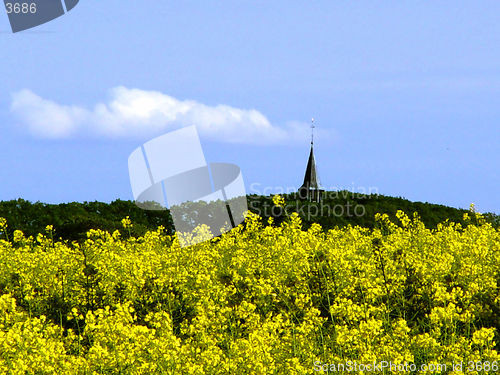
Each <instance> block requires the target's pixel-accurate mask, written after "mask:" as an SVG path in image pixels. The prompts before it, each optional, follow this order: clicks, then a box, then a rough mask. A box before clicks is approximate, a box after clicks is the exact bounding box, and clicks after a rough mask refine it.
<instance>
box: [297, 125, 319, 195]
mask: <svg viewBox="0 0 500 375" xmlns="http://www.w3.org/2000/svg"><path fill="white" fill-rule="evenodd" d="M313 146H314V119H312V120H311V152H310V153H309V160H308V162H307V167H306V174H305V176H304V183H303V184H302V186H301V187H300V188H299V196H300V197H301V198H302V199H307V200H309V201H313V202H319V201H320V200H321V198H322V195H323V192H324V191H325V189H324V188H323V186H321V181H320V179H319V173H318V167H317V166H316V160H315V159H314V150H313Z"/></svg>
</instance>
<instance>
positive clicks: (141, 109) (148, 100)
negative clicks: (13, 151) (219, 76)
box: [11, 87, 310, 144]
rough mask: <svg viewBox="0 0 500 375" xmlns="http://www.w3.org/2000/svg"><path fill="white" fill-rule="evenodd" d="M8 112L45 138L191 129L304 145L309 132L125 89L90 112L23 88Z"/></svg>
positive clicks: (226, 138) (234, 139) (254, 115)
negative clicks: (194, 126)
mask: <svg viewBox="0 0 500 375" xmlns="http://www.w3.org/2000/svg"><path fill="white" fill-rule="evenodd" d="M11 112H12V113H13V114H14V115H15V117H16V118H17V119H18V120H19V122H20V124H21V125H22V126H24V127H25V128H27V129H28V131H29V132H30V133H31V134H32V135H33V136H36V137H40V138H50V139H65V138H66V139H67V138H74V137H77V136H90V137H106V138H134V137H141V138H142V137H144V136H146V135H147V136H153V135H159V134H163V133H166V132H169V131H172V130H176V129H179V128H181V127H184V126H190V125H196V128H197V129H198V132H199V134H200V135H201V136H205V137H207V138H210V139H212V140H216V141H223V142H230V143H254V144H255V143H256V144H266V143H285V142H294V141H298V140H301V141H305V140H307V137H308V135H309V132H310V129H309V127H308V124H307V123H300V122H296V121H295V122H290V123H288V124H286V125H285V126H282V127H279V126H275V125H272V124H271V123H270V122H269V120H268V119H267V118H266V116H264V115H263V114H262V113H260V112H259V111H257V110H255V109H250V110H245V109H238V108H233V107H230V106H228V105H217V106H207V105H205V104H202V103H198V102H196V101H194V100H185V101H181V100H178V99H176V98H173V97H171V96H169V95H165V94H163V93H161V92H157V91H144V90H139V89H128V88H126V87H116V88H114V89H112V90H111V91H110V100H109V101H108V102H107V103H99V104H97V105H96V106H95V107H94V109H93V110H88V109H86V108H84V107H81V106H75V105H72V106H67V105H60V104H58V103H55V102H53V101H51V100H47V99H43V98H41V97H40V96H38V95H36V94H35V93H33V92H32V91H30V90H27V89H24V90H21V91H18V92H16V93H14V94H13V95H12V104H11Z"/></svg>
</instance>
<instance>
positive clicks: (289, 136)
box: [0, 0, 500, 213]
mask: <svg viewBox="0 0 500 375" xmlns="http://www.w3.org/2000/svg"><path fill="white" fill-rule="evenodd" d="M499 16H500V3H499V2H496V1H482V2H474V1H404V2H402V1H384V2H373V1H344V2H339V1H331V0H330V1H309V2H306V1H293V0H289V1H277V0H273V1H255V0H254V1H235V0H231V1H180V2H171V1H162V2H143V1H129V0H121V1H114V0H107V1H105V2H103V1H90V0H82V1H80V3H79V5H78V6H77V7H75V8H74V9H73V10H72V11H71V12H69V13H67V14H66V15H64V16H62V17H60V18H58V19H56V20H54V21H52V22H49V23H47V24H44V25H41V26H39V27H36V28H34V29H31V30H28V31H25V32H20V33H16V34H12V32H11V31H10V25H9V23H8V18H7V14H4V15H3V16H0V72H1V74H0V130H1V137H0V163H1V174H0V200H9V199H16V198H24V199H27V200H30V201H42V202H46V203H62V202H70V201H79V202H83V201H94V200H98V201H104V202H110V201H112V200H114V199H117V198H121V199H133V196H132V190H131V186H130V180H129V174H128V165H127V160H128V156H129V155H130V153H131V152H132V151H133V150H135V149H136V148H137V147H139V146H140V145H142V144H143V143H145V142H147V141H149V140H151V139H153V138H155V137H157V136H159V135H161V134H165V133H168V132H170V131H172V130H175V129H179V128H180V127H183V126H188V125H196V126H197V128H198V131H199V134H200V139H201V143H202V146H203V149H204V153H205V158H206V160H207V161H208V162H228V163H234V164H237V165H238V166H239V167H240V168H241V170H242V174H243V178H244V181H245V185H246V188H247V192H248V193H255V192H263V190H264V188H265V187H269V188H273V189H268V190H267V191H266V192H267V193H276V192H279V188H283V189H286V188H291V187H295V188H298V187H299V186H300V185H301V183H302V180H303V174H304V171H305V167H306V162H307V157H308V154H309V147H310V129H309V125H310V121H311V118H312V117H314V123H315V125H316V129H315V154H316V161H317V164H318V167H319V172H320V176H321V181H322V183H323V185H324V186H325V187H327V188H329V189H334V188H349V189H352V188H354V189H355V190H359V188H364V189H368V188H370V187H371V188H376V189H378V192H379V193H380V194H384V195H391V196H402V197H405V198H407V199H410V200H412V201H423V202H431V203H439V204H445V205H449V206H453V207H462V208H467V207H469V205H470V204H471V203H475V205H476V207H477V209H478V210H479V211H481V212H484V211H490V212H497V213H500V200H499V198H498V190H499V186H500V175H499V167H500V161H499V158H498V156H497V154H498V152H497V145H498V142H499V139H500V130H499V129H500V127H499V126H498V120H499V118H500V107H499V105H498V104H499V94H500V48H499V46H500V22H498V20H499Z"/></svg>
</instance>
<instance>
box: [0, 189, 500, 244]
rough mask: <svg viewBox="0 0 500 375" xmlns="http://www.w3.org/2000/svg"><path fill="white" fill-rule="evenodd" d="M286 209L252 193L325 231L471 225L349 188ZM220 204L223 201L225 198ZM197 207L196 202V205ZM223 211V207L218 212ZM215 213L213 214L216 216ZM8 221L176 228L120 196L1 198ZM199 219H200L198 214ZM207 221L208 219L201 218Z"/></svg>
mask: <svg viewBox="0 0 500 375" xmlns="http://www.w3.org/2000/svg"><path fill="white" fill-rule="evenodd" d="M284 198H285V202H286V207H285V209H283V208H280V207H276V206H274V205H273V201H272V196H258V195H249V196H247V201H248V208H249V210H250V211H251V212H253V213H256V214H258V215H259V216H261V217H262V218H263V222H264V224H265V225H268V219H269V218H270V217H273V218H274V225H279V224H280V223H281V222H282V221H283V220H284V219H285V218H286V216H287V214H291V213H292V212H298V213H299V215H300V217H301V218H302V221H303V228H304V229H307V228H309V227H310V226H311V224H312V223H318V224H320V225H321V226H322V227H323V229H324V230H328V229H330V228H335V227H339V228H342V227H345V226H347V225H353V226H354V225H359V226H361V227H366V228H374V227H376V225H377V224H376V222H375V214H376V213H382V214H383V213H385V214H388V215H389V217H390V219H391V221H393V222H398V220H397V218H396V212H397V211H398V210H402V211H404V212H405V213H406V214H408V216H410V217H412V216H413V213H414V212H418V214H419V215H420V218H421V220H422V222H423V223H424V224H425V226H426V227H427V228H430V229H434V228H436V227H437V224H438V223H442V222H444V221H446V220H449V221H451V222H455V223H460V224H462V226H466V225H467V223H465V222H464V221H463V215H464V213H466V212H469V213H470V211H469V210H468V209H457V208H453V207H447V206H443V205H438V204H431V203H422V202H411V201H409V200H407V199H404V198H401V197H398V198H395V197H389V196H383V195H375V194H372V195H361V194H358V193H352V192H350V191H347V190H345V191H336V192H326V194H325V198H324V199H323V201H322V202H321V203H310V202H307V201H301V200H298V199H297V198H298V197H296V195H295V194H289V195H286V194H285V195H284ZM221 204H223V203H222V202H221ZM191 207H192V209H193V210H196V204H193V205H192V206H191ZM216 211H219V212H220V207H219V209H218V210H216ZM216 211H214V215H216ZM127 216H129V217H130V220H131V221H132V223H133V226H132V228H131V229H130V230H131V232H130V233H129V232H128V229H127V230H126V231H125V229H124V228H123V225H122V220H123V219H124V218H125V217H127ZM483 216H484V217H485V219H486V221H487V222H490V223H492V225H493V226H494V227H496V228H498V227H499V226H500V217H499V216H498V215H496V214H494V213H485V214H483ZM2 217H3V218H5V219H6V220H7V225H8V226H7V228H6V229H5V230H2V229H1V228H0V238H1V239H7V238H8V239H12V237H13V233H14V231H15V230H18V229H19V230H21V231H22V232H23V233H24V234H25V236H27V237H29V236H33V238H36V236H37V235H38V233H45V228H46V226H47V225H53V227H54V234H53V235H54V240H57V239H62V240H68V241H69V242H72V241H78V242H80V241H83V240H85V239H86V238H87V235H86V233H87V231H88V230H89V229H101V230H104V231H108V232H110V233H113V232H114V231H116V230H118V231H120V233H121V234H122V235H123V236H129V235H132V236H134V237H139V236H142V235H144V234H145V233H146V232H147V231H148V230H156V229H157V228H158V227H159V226H163V227H164V228H165V232H166V233H168V234H173V233H174V231H175V228H174V225H173V220H172V217H171V215H170V211H169V210H163V211H159V210H144V209H141V208H139V207H137V206H136V204H135V203H134V202H133V201H126V200H121V199H117V200H115V201H113V202H111V203H109V204H108V203H102V202H97V201H95V202H83V203H79V202H72V203H62V204H46V203H42V202H36V203H32V202H29V201H27V200H24V199H17V200H10V201H0V218H2ZM194 219H196V217H194ZM201 222H203V221H201Z"/></svg>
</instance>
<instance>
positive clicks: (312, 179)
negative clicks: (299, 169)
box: [302, 143, 324, 190]
mask: <svg viewBox="0 0 500 375" xmlns="http://www.w3.org/2000/svg"><path fill="white" fill-rule="evenodd" d="M306 185H307V186H308V187H309V189H315V190H324V189H323V186H321V181H320V180H319V173H318V167H317V166H316V160H315V159H314V151H313V145H312V143H311V152H310V153H309V160H308V162H307V167H306V174H305V176H304V183H303V184H302V187H305V186H306Z"/></svg>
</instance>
